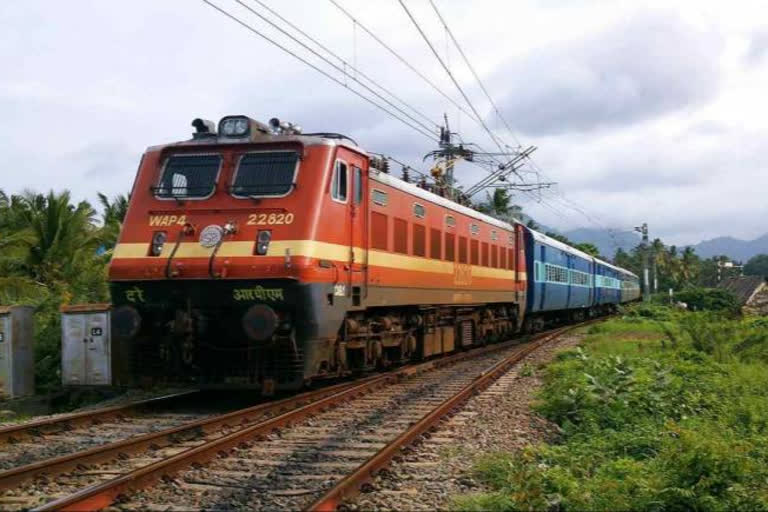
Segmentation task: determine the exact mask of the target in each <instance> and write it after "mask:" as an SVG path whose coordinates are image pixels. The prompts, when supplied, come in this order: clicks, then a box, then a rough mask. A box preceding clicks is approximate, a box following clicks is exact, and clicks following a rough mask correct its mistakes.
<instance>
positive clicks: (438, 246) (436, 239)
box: [429, 228, 443, 260]
mask: <svg viewBox="0 0 768 512" xmlns="http://www.w3.org/2000/svg"><path fill="white" fill-rule="evenodd" d="M442 242H443V235H442V233H441V232H440V230H439V229H435V228H432V229H430V230H429V246H430V247H429V257H430V258H432V259H434V260H439V259H440V258H441V257H442V252H443V251H442V248H443V243H442Z"/></svg>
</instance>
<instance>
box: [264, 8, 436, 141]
mask: <svg viewBox="0 0 768 512" xmlns="http://www.w3.org/2000/svg"><path fill="white" fill-rule="evenodd" d="M251 1H252V2H255V3H257V4H259V5H260V6H261V7H262V8H263V9H265V10H266V11H267V12H269V13H270V14H271V15H272V16H274V17H276V18H277V19H279V20H280V21H282V22H283V23H285V24H286V25H288V26H289V27H290V28H292V29H293V30H295V31H296V32H298V33H299V34H301V35H302V36H304V37H305V38H306V39H308V40H309V41H311V42H313V43H314V44H316V45H317V46H318V47H319V48H320V49H322V50H323V51H325V52H326V53H328V54H329V55H331V56H333V57H334V58H336V59H338V60H339V62H341V63H342V64H344V65H345V66H347V67H348V68H349V69H350V70H352V71H353V72H355V73H357V74H359V75H360V76H361V77H363V78H364V79H366V80H367V81H368V82H369V83H371V84H372V85H373V86H374V87H376V88H377V89H379V90H381V91H383V92H385V93H386V94H388V95H390V96H391V97H392V98H394V99H396V100H397V101H399V102H400V103H402V104H403V105H404V106H405V107H407V108H408V109H410V110H411V111H412V112H414V113H415V114H416V115H418V116H420V117H421V118H422V119H424V120H426V121H427V122H429V123H431V124H432V125H434V126H435V127H437V128H439V127H440V124H439V123H437V122H436V121H434V120H433V119H431V118H430V117H429V116H427V115H426V114H424V113H423V112H422V111H421V110H419V109H417V108H416V107H414V106H413V105H411V104H409V103H408V102H406V101H405V100H403V99H402V98H400V97H399V96H397V95H396V94H395V93H393V92H392V91H390V90H389V89H387V88H386V87H384V86H382V85H380V84H378V83H377V82H376V81H375V80H374V79H372V78H371V77H369V76H368V75H367V74H365V73H363V71H361V70H360V69H359V68H357V67H356V64H350V63H349V62H347V61H346V60H345V59H344V58H342V57H341V56H339V55H338V54H337V53H336V52H334V51H333V50H331V49H330V48H328V47H327V46H325V45H324V44H323V43H321V42H320V41H318V40H317V39H315V38H314V37H312V36H310V35H309V34H307V33H306V32H305V31H304V30H302V29H301V28H299V27H297V26H296V25H295V24H294V23H291V22H290V21H289V20H287V19H286V18H285V17H284V16H282V15H281V14H280V13H278V12H276V11H275V10H274V9H272V8H271V7H270V6H268V5H267V4H265V3H264V2H262V1H261V0H251ZM262 19H263V18H262ZM355 26H357V24H355Z"/></svg>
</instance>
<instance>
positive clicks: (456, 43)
mask: <svg viewBox="0 0 768 512" xmlns="http://www.w3.org/2000/svg"><path fill="white" fill-rule="evenodd" d="M429 4H430V5H431V6H432V9H433V10H434V11H435V14H436V15H437V17H438V19H439V20H440V23H442V24H443V27H444V28H445V31H446V32H447V33H448V36H449V37H450V38H451V41H453V44H454V46H456V49H457V50H458V51H459V54H460V55H461V58H462V59H463V60H464V63H465V64H466V65H467V67H468V68H469V70H470V71H471V72H472V75H473V76H474V77H475V80H476V81H477V83H478V85H479V86H480V89H482V91H483V93H484V94H485V97H486V98H488V102H489V103H490V104H491V107H493V110H494V112H496V116H498V118H499V119H500V120H501V122H502V123H503V124H504V126H505V127H506V129H507V131H508V132H509V134H510V135H511V136H512V138H513V139H515V143H516V144H517V146H518V147H521V144H520V141H519V140H518V139H517V137H516V136H515V133H514V132H513V131H512V127H511V126H510V125H509V123H508V122H507V120H506V119H505V118H504V116H503V115H502V114H501V110H499V107H498V106H497V105H496V102H495V101H493V98H492V97H491V95H490V93H489V92H488V89H486V88H485V85H484V84H483V81H482V80H480V75H478V74H477V71H475V68H474V66H473V65H472V64H471V63H470V61H469V58H468V57H467V55H466V54H465V53H464V50H463V49H462V47H461V45H460V44H459V41H457V40H456V37H454V35H453V32H452V31H451V29H450V28H449V27H448V24H447V23H446V22H445V19H444V18H443V15H442V14H440V10H439V9H438V8H437V5H436V4H435V2H434V1H433V0H429Z"/></svg>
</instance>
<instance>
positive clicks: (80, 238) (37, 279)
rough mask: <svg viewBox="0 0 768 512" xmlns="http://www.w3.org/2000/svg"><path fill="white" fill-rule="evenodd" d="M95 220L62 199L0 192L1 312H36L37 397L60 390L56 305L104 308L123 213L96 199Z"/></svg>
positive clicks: (118, 203) (119, 205) (123, 203)
mask: <svg viewBox="0 0 768 512" xmlns="http://www.w3.org/2000/svg"><path fill="white" fill-rule="evenodd" d="M99 199H100V201H101V203H102V207H103V212H104V213H103V215H102V218H101V219H97V214H96V211H95V210H94V208H93V207H92V206H91V205H90V204H89V203H88V202H86V201H82V202H80V203H78V204H74V203H73V202H72V200H71V197H70V194H69V192H66V191H65V192H62V193H59V194H57V193H54V192H50V193H48V194H47V195H43V194H36V193H34V192H25V193H23V194H20V195H12V196H8V195H6V194H5V193H3V192H2V191H0V304H3V305H5V304H29V305H33V306H35V307H36V313H35V320H36V333H35V361H36V367H35V376H36V382H37V387H38V391H40V392H46V391H50V390H52V389H55V388H57V387H58V386H59V374H58V372H59V366H60V339H61V323H60V319H59V308H60V307H61V305H63V304H70V303H82V302H105V301H108V300H109V292H108V289H107V281H106V268H107V263H108V262H109V258H110V254H111V250H112V248H113V247H114V245H115V243H116V240H117V236H118V233H119V232H120V225H121V222H122V220H123V217H124V216H125V211H126V209H127V198H125V197H118V198H116V199H115V200H114V201H113V202H112V201H110V200H109V199H107V197H106V196H104V195H101V194H100V195H99Z"/></svg>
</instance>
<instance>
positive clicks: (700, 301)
mask: <svg viewBox="0 0 768 512" xmlns="http://www.w3.org/2000/svg"><path fill="white" fill-rule="evenodd" d="M675 298H676V299H677V300H678V301H681V302H685V303H686V304H688V309H690V310H691V311H721V312H724V313H735V312H737V311H738V310H739V303H738V300H736V297H735V296H733V295H732V294H731V293H730V292H727V291H725V290H721V289H719V288H688V289H685V290H683V291H681V292H678V293H677V295H676V296H675Z"/></svg>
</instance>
